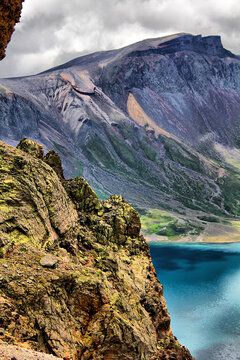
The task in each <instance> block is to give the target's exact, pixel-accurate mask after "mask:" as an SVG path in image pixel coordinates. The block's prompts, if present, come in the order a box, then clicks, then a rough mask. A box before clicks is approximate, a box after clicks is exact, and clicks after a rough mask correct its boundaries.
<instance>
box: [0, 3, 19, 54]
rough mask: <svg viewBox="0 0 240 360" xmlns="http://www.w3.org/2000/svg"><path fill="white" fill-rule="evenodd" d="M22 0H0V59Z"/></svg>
mask: <svg viewBox="0 0 240 360" xmlns="http://www.w3.org/2000/svg"><path fill="white" fill-rule="evenodd" d="M23 1H24V0H1V3H0V60H2V59H3V58H4V57H5V49H6V47H7V44H8V42H9V41H10V39H11V36H12V33H13V31H14V26H15V24H16V23H17V22H18V21H19V19H20V15H21V10H22V3H23Z"/></svg>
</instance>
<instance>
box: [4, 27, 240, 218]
mask: <svg viewBox="0 0 240 360" xmlns="http://www.w3.org/2000/svg"><path fill="white" fill-rule="evenodd" d="M150 43H151V44H152V45H151V44H150ZM159 43H161V44H160V46H158V45H159ZM181 44H182V45H181ZM163 45H164V46H163ZM165 45H166V46H165ZM162 46H163V47H162ZM191 46H192V47H193V48H194V49H193V50H194V51H190V50H189V47H191ZM149 47H152V48H151V49H150V50H149ZM158 47H159V49H158ZM186 47H187V50H186ZM197 47H198V48H199V49H200V51H196V49H197ZM204 47H205V50H206V52H207V53H203V52H202V49H203V48H204ZM136 49H142V51H143V52H142V53H141V52H139V53H137V55H136V53H134V51H135V50H136ZM154 49H155V50H157V51H158V53H156V52H152V51H153V50H154ZM166 49H168V51H170V52H169V53H166V51H167V50H166ZM176 49H177V50H179V51H176ZM133 50H134V51H133ZM144 51H151V52H152V53H147V54H145V53H144ZM161 52H162V53H161ZM209 53H210V54H209ZM129 54H131V56H128V55H129ZM223 55H224V56H223ZM228 55H231V54H230V53H228V52H227V50H225V49H224V48H223V46H222V44H221V41H220V38H219V37H218V36H215V37H214V36H213V37H212V36H210V37H201V36H199V35H198V36H193V35H189V34H176V35H173V36H172V37H164V38H160V39H159V38H157V39H150V40H144V41H142V42H139V43H137V44H133V45H130V46H128V47H125V48H122V49H120V50H112V51H109V52H106V53H105V52H104V53H101V52H98V53H95V54H90V55H87V56H85V57H81V58H77V59H75V60H73V62H70V63H67V65H66V64H65V65H62V66H60V68H59V67H58V68H57V69H56V68H54V69H50V70H49V71H47V72H44V73H41V74H39V75H34V76H29V77H25V78H19V79H1V80H0V84H1V87H0V90H1V94H0V108H1V110H2V113H1V115H0V124H1V125H2V126H1V130H0V136H1V139H3V140H4V141H7V142H9V143H10V144H16V143H17V141H18V140H20V139H21V138H22V137H24V136H27V137H30V138H31V139H32V140H36V141H38V142H41V143H42V144H43V145H44V146H45V148H47V149H48V150H50V149H51V148H53V149H55V150H57V151H59V152H60V153H61V156H62V158H63V164H64V169H65V174H66V176H71V175H80V176H82V175H83V176H84V177H85V178H86V179H87V180H88V181H89V182H90V184H91V185H92V186H93V187H94V189H95V190H96V191H97V192H98V194H99V195H100V196H102V197H107V195H108V194H110V193H116V192H119V193H121V194H123V195H124V197H125V198H126V199H127V200H129V201H130V202H131V203H132V204H133V205H134V206H136V207H137V208H139V209H141V208H142V209H149V208H160V209H168V210H174V211H178V212H180V213H181V212H182V213H183V212H186V211H187V212H188V211H189V210H190V211H191V213H192V212H193V213H194V212H196V214H198V213H199V212H200V213H201V212H202V213H205V212H208V213H214V214H216V215H223V216H237V215H238V214H239V213H240V210H239V206H238V201H239V199H238V198H239V195H238V194H239V181H238V171H239V170H238V166H236V162H235V163H233V162H229V157H228V153H229V151H230V150H231V149H232V150H233V149H235V150H234V151H236V153H238V151H239V150H238V142H239V138H240V128H239V125H238V123H239V114H240V61H239V59H238V57H237V56H235V55H231V56H228ZM74 64H75V65H74ZM70 65H71V66H70ZM232 150H231V151H232ZM230 183H231V184H233V185H232V187H231V189H230V188H229V185H228V184H230ZM226 189H227V190H226ZM229 190H230V191H229ZM198 215H199V214H198Z"/></svg>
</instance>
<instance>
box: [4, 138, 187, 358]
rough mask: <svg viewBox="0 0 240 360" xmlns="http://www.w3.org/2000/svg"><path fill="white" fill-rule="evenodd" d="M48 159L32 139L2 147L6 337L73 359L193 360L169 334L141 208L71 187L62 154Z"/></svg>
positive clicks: (80, 185) (79, 182) (78, 184)
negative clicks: (142, 232)
mask: <svg viewBox="0 0 240 360" xmlns="http://www.w3.org/2000/svg"><path fill="white" fill-rule="evenodd" d="M42 153H43V149H42V147H41V146H40V145H38V144H36V143H33V142H31V141H30V140H27V139H24V140H23V141H21V143H20V144H19V146H18V148H17V149H15V148H12V147H10V146H8V145H6V144H4V143H3V142H1V143H0V177H1V181H0V204H1V206H0V209H1V212H0V216H1V221H0V231H1V237H0V239H1V240H0V253H1V258H0V326H1V327H2V328H4V329H7V331H6V334H5V338H6V339H8V340H11V339H12V340H14V339H18V341H19V340H20V341H21V342H22V343H23V344H28V345H30V346H31V347H32V348H35V349H38V350H42V351H44V352H47V353H51V354H54V355H56V356H58V357H64V356H65V357H66V358H73V359H74V360H80V359H81V360H87V359H89V360H90V359H99V360H100V359H104V360H111V359H119V360H120V359H121V360H123V359H126V360H131V359H132V360H137V359H139V360H140V359H141V360H148V359H149V360H150V359H152V360H155V359H159V360H160V359H181V360H187V359H189V360H190V359H192V357H191V355H190V353H189V352H188V350H187V349H186V348H185V347H183V346H181V345H180V344H179V343H178V341H177V339H176V338H175V337H174V336H173V334H172V331H171V327H170V316H169V313H168V311H167V308H166V303H165V300H164V298H163V289H162V285H161V284H160V283H159V281H158V280H157V277H156V273H155V271H154V268H153V265H152V262H151V257H150V253H149V248H148V245H147V243H146V241H145V239H144V238H143V237H142V236H141V235H140V221H139V216H138V213H137V212H136V210H134V209H133V208H132V207H131V206H130V205H129V204H128V203H127V202H125V201H124V200H123V199H122V197H121V196H111V197H110V198H109V199H108V200H106V201H100V200H99V199H98V198H97V196H96V194H95V193H94V192H93V190H92V189H91V188H90V186H89V185H88V184H87V183H86V181H85V180H84V179H82V178H74V179H70V180H64V179H63V177H62V176H61V171H60V172H59V169H60V167H61V160H60V158H59V156H58V154H57V153H54V152H51V153H50V154H47V155H46V156H45V157H44V158H43V159H41V157H42ZM48 164H50V165H51V167H50V166H49V165H48ZM53 168H54V169H56V170H57V173H58V175H57V173H56V172H55V171H54V170H53Z"/></svg>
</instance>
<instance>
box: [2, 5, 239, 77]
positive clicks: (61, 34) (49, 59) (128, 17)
mask: <svg viewBox="0 0 240 360" xmlns="http://www.w3.org/2000/svg"><path fill="white" fill-rule="evenodd" d="M178 32H188V33H192V34H203V35H221V37H222V42H223V45H224V46H225V47H226V48H227V49H229V50H231V51H233V52H234V53H236V54H240V2H239V0H227V1H226V0H201V1H198V0H41V1H39V0H25V2H24V5H23V11H22V17H21V22H20V23H19V24H18V25H17V26H16V31H15V33H14V35H13V36H12V41H11V43H10V44H9V45H8V49H7V57H6V58H5V59H4V60H2V61H1V62H0V77H10V76H20V75H28V74H35V73H38V72H40V71H43V70H46V69H48V68H50V67H52V66H55V65H58V64H62V63H64V62H66V61H68V60H71V59H73V58H75V57H77V56H81V55H84V54H86V53H89V52H94V51H98V50H108V49H113V48H119V47H122V46H125V45H128V44H131V43H134V42H136V41H139V40H143V39H146V38H150V37H160V36H164V35H169V34H174V33H178Z"/></svg>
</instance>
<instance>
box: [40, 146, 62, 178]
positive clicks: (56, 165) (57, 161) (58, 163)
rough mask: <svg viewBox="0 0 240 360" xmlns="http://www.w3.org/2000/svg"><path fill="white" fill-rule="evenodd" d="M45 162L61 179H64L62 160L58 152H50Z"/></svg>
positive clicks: (45, 157) (44, 159)
mask: <svg viewBox="0 0 240 360" xmlns="http://www.w3.org/2000/svg"><path fill="white" fill-rule="evenodd" d="M43 161H44V162H45V163H46V164H48V165H49V166H51V168H53V170H54V171H55V172H56V174H57V175H58V176H59V178H60V179H64V176H63V168H62V160H61V158H60V156H59V154H58V153H57V152H56V151H54V150H50V151H49V152H48V153H47V154H46V156H44V158H43Z"/></svg>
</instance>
